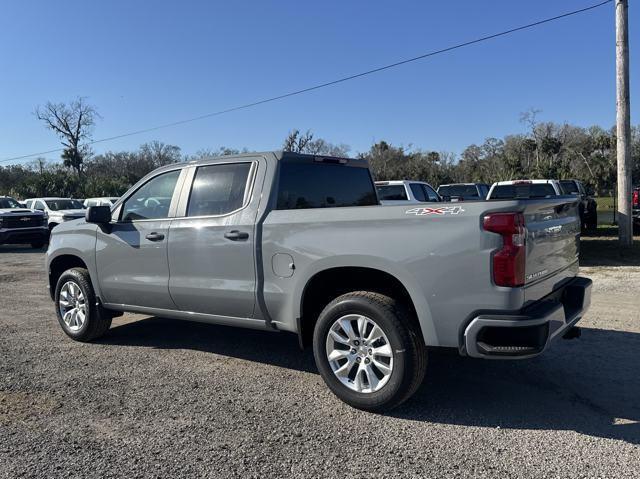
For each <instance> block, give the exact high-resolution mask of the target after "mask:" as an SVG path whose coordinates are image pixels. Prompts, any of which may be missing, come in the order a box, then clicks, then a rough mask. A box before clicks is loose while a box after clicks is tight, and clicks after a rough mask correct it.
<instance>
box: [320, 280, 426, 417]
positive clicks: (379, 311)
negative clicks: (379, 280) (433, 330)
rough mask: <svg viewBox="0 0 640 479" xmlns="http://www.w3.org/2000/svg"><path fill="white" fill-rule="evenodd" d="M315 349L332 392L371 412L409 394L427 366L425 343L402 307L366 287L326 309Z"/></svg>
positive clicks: (347, 401) (415, 386) (419, 380)
mask: <svg viewBox="0 0 640 479" xmlns="http://www.w3.org/2000/svg"><path fill="white" fill-rule="evenodd" d="M313 352H314V356H315V361H316V365H317V367H318V370H319V371H320V374H321V375H322V378H323V379H324V381H325V382H326V383H327V385H328V386H329V388H330V389H331V390H332V391H333V392H334V394H335V395H336V396H338V397H339V398H340V399H342V400H343V401H344V402H346V403H347V404H350V405H351V406H354V407H357V408H359V409H365V410H369V411H381V410H388V409H391V408H393V407H395V406H397V405H399V404H400V403H402V402H403V401H405V400H406V399H408V398H409V397H410V396H411V395H412V394H413V393H414V392H415V391H416V390H417V389H418V387H419V386H420V384H421V383H422V379H423V378H424V374H425V370H426V365H427V356H426V348H425V345H424V342H423V340H422V337H421V335H420V334H419V332H418V331H416V330H415V328H414V327H412V323H411V321H410V318H409V316H408V314H407V312H406V311H405V309H404V308H403V307H402V306H401V305H400V304H398V303H397V302H396V301H395V300H394V299H392V298H389V297H388V296H384V295H381V294H378V293H372V292H368V291H355V292H352V293H347V294H344V295H342V296H339V297H338V298H336V299H334V300H333V301H332V302H331V303H329V304H328V305H327V306H326V307H325V308H324V310H323V311H322V313H321V314H320V317H319V318H318V322H317V323H316V326H315V330H314V335H313Z"/></svg>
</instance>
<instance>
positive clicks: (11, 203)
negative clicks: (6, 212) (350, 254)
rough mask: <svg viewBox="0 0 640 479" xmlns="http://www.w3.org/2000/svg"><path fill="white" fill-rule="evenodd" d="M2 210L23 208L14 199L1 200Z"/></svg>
mask: <svg viewBox="0 0 640 479" xmlns="http://www.w3.org/2000/svg"><path fill="white" fill-rule="evenodd" d="M0 208H22V206H20V203H18V202H17V201H16V200H14V199H13V198H0Z"/></svg>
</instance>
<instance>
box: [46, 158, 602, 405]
mask: <svg viewBox="0 0 640 479" xmlns="http://www.w3.org/2000/svg"><path fill="white" fill-rule="evenodd" d="M579 233H580V220H579V217H578V212H577V207H576V200H575V198H571V197H553V198H545V199H535V200H528V199H527V200H507V201H496V202H469V203H458V204H445V203H434V204H425V205H415V204H409V205H399V206H380V205H379V204H378V199H377V197H376V189H375V185H374V182H373V179H372V176H371V173H370V171H369V168H368V164H367V163H366V161H364V160H361V159H348V158H332V157H324V156H313V155H301V154H294V153H282V152H269V153H261V154H257V153H256V154H246V155H239V156H228V157H222V158H216V159H208V160H201V161H197V162H190V163H181V164H172V165H169V166H165V167H162V168H160V169H158V170H155V171H153V172H152V173H150V174H149V175H147V176H146V177H144V178H143V179H142V180H140V182H139V183H137V184H136V185H135V186H133V187H132V188H131V189H130V190H129V191H128V192H127V193H126V194H124V195H123V196H122V197H121V198H120V199H119V200H118V201H117V202H116V204H115V205H114V206H113V207H111V208H109V207H106V206H95V207H90V208H88V210H87V212H86V218H85V219H81V220H76V221H70V222H66V223H62V224H60V225H59V226H58V227H56V228H55V229H54V230H53V232H52V236H51V242H50V246H49V250H48V252H47V258H46V268H47V273H48V277H49V288H50V293H51V298H52V299H53V300H54V302H55V310H56V314H57V317H58V321H59V323H60V326H61V327H62V329H63V330H64V332H65V333H66V334H67V335H68V336H70V337H71V338H73V339H75V340H78V341H90V340H93V339H96V338H98V337H99V336H101V335H102V334H103V333H105V332H106V331H107V330H108V329H109V327H110V325H111V319H112V318H113V317H114V316H115V315H119V314H122V312H136V313H143V314H147V315H152V316H158V317H169V318H177V319H185V320H190V321H203V322H206V323H213V324H224V325H230V326H239V327H247V328H256V329H262V330H266V331H273V332H283V331H286V332H292V333H295V334H297V336H298V338H299V341H300V344H301V346H303V347H307V346H311V347H312V348H313V353H314V357H315V361H316V364H317V367H318V370H319V372H320V374H321V376H322V378H323V379H324V381H325V382H326V384H327V385H328V387H329V388H330V389H331V390H332V391H333V392H334V393H335V394H336V395H337V396H338V397H339V398H340V399H342V400H343V401H345V402H347V403H348V404H350V405H352V406H355V407H358V408H362V409H366V410H385V409H389V408H391V407H394V406H396V405H398V404H400V403H401V402H403V401H404V400H406V399H407V398H409V397H410V396H411V395H412V394H413V393H414V392H415V391H416V389H417V388H418V387H419V386H420V384H421V382H422V379H423V377H424V374H425V370H426V366H427V348H428V347H431V346H439V347H448V348H453V349H455V350H457V351H458V352H459V354H461V355H464V356H470V357H473V358H488V359H516V358H530V357H533V356H536V355H538V354H540V353H542V352H543V351H544V350H545V349H546V348H547V347H548V346H549V344H550V343H551V341H552V340H553V339H555V338H558V337H561V336H567V335H573V332H574V331H576V329H575V328H574V325H575V324H576V322H577V321H578V320H579V319H580V318H581V317H582V315H583V314H584V312H585V311H586V309H587V308H588V306H589V301H590V291H591V281H590V280H589V279H587V278H582V277H578V276H577V272H578V240H579ZM399 240H400V241H399ZM265 341H267V342H268V337H265Z"/></svg>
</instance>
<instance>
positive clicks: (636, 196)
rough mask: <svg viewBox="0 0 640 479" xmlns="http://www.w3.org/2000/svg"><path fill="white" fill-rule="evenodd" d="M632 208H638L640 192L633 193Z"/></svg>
mask: <svg viewBox="0 0 640 479" xmlns="http://www.w3.org/2000/svg"><path fill="white" fill-rule="evenodd" d="M633 206H634V207H636V208H637V207H638V206H640V190H634V191H633Z"/></svg>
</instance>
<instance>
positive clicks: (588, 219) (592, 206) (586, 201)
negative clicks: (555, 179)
mask: <svg viewBox="0 0 640 479" xmlns="http://www.w3.org/2000/svg"><path fill="white" fill-rule="evenodd" d="M560 186H561V187H562V190H563V191H564V193H565V194H568V195H574V196H576V197H578V198H579V199H580V203H579V211H580V221H581V222H582V227H583V228H584V229H587V230H595V229H597V228H598V204H597V203H596V200H594V199H593V196H592V195H591V194H589V192H588V191H587V189H586V188H585V187H584V185H583V184H582V182H581V181H579V180H560Z"/></svg>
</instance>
